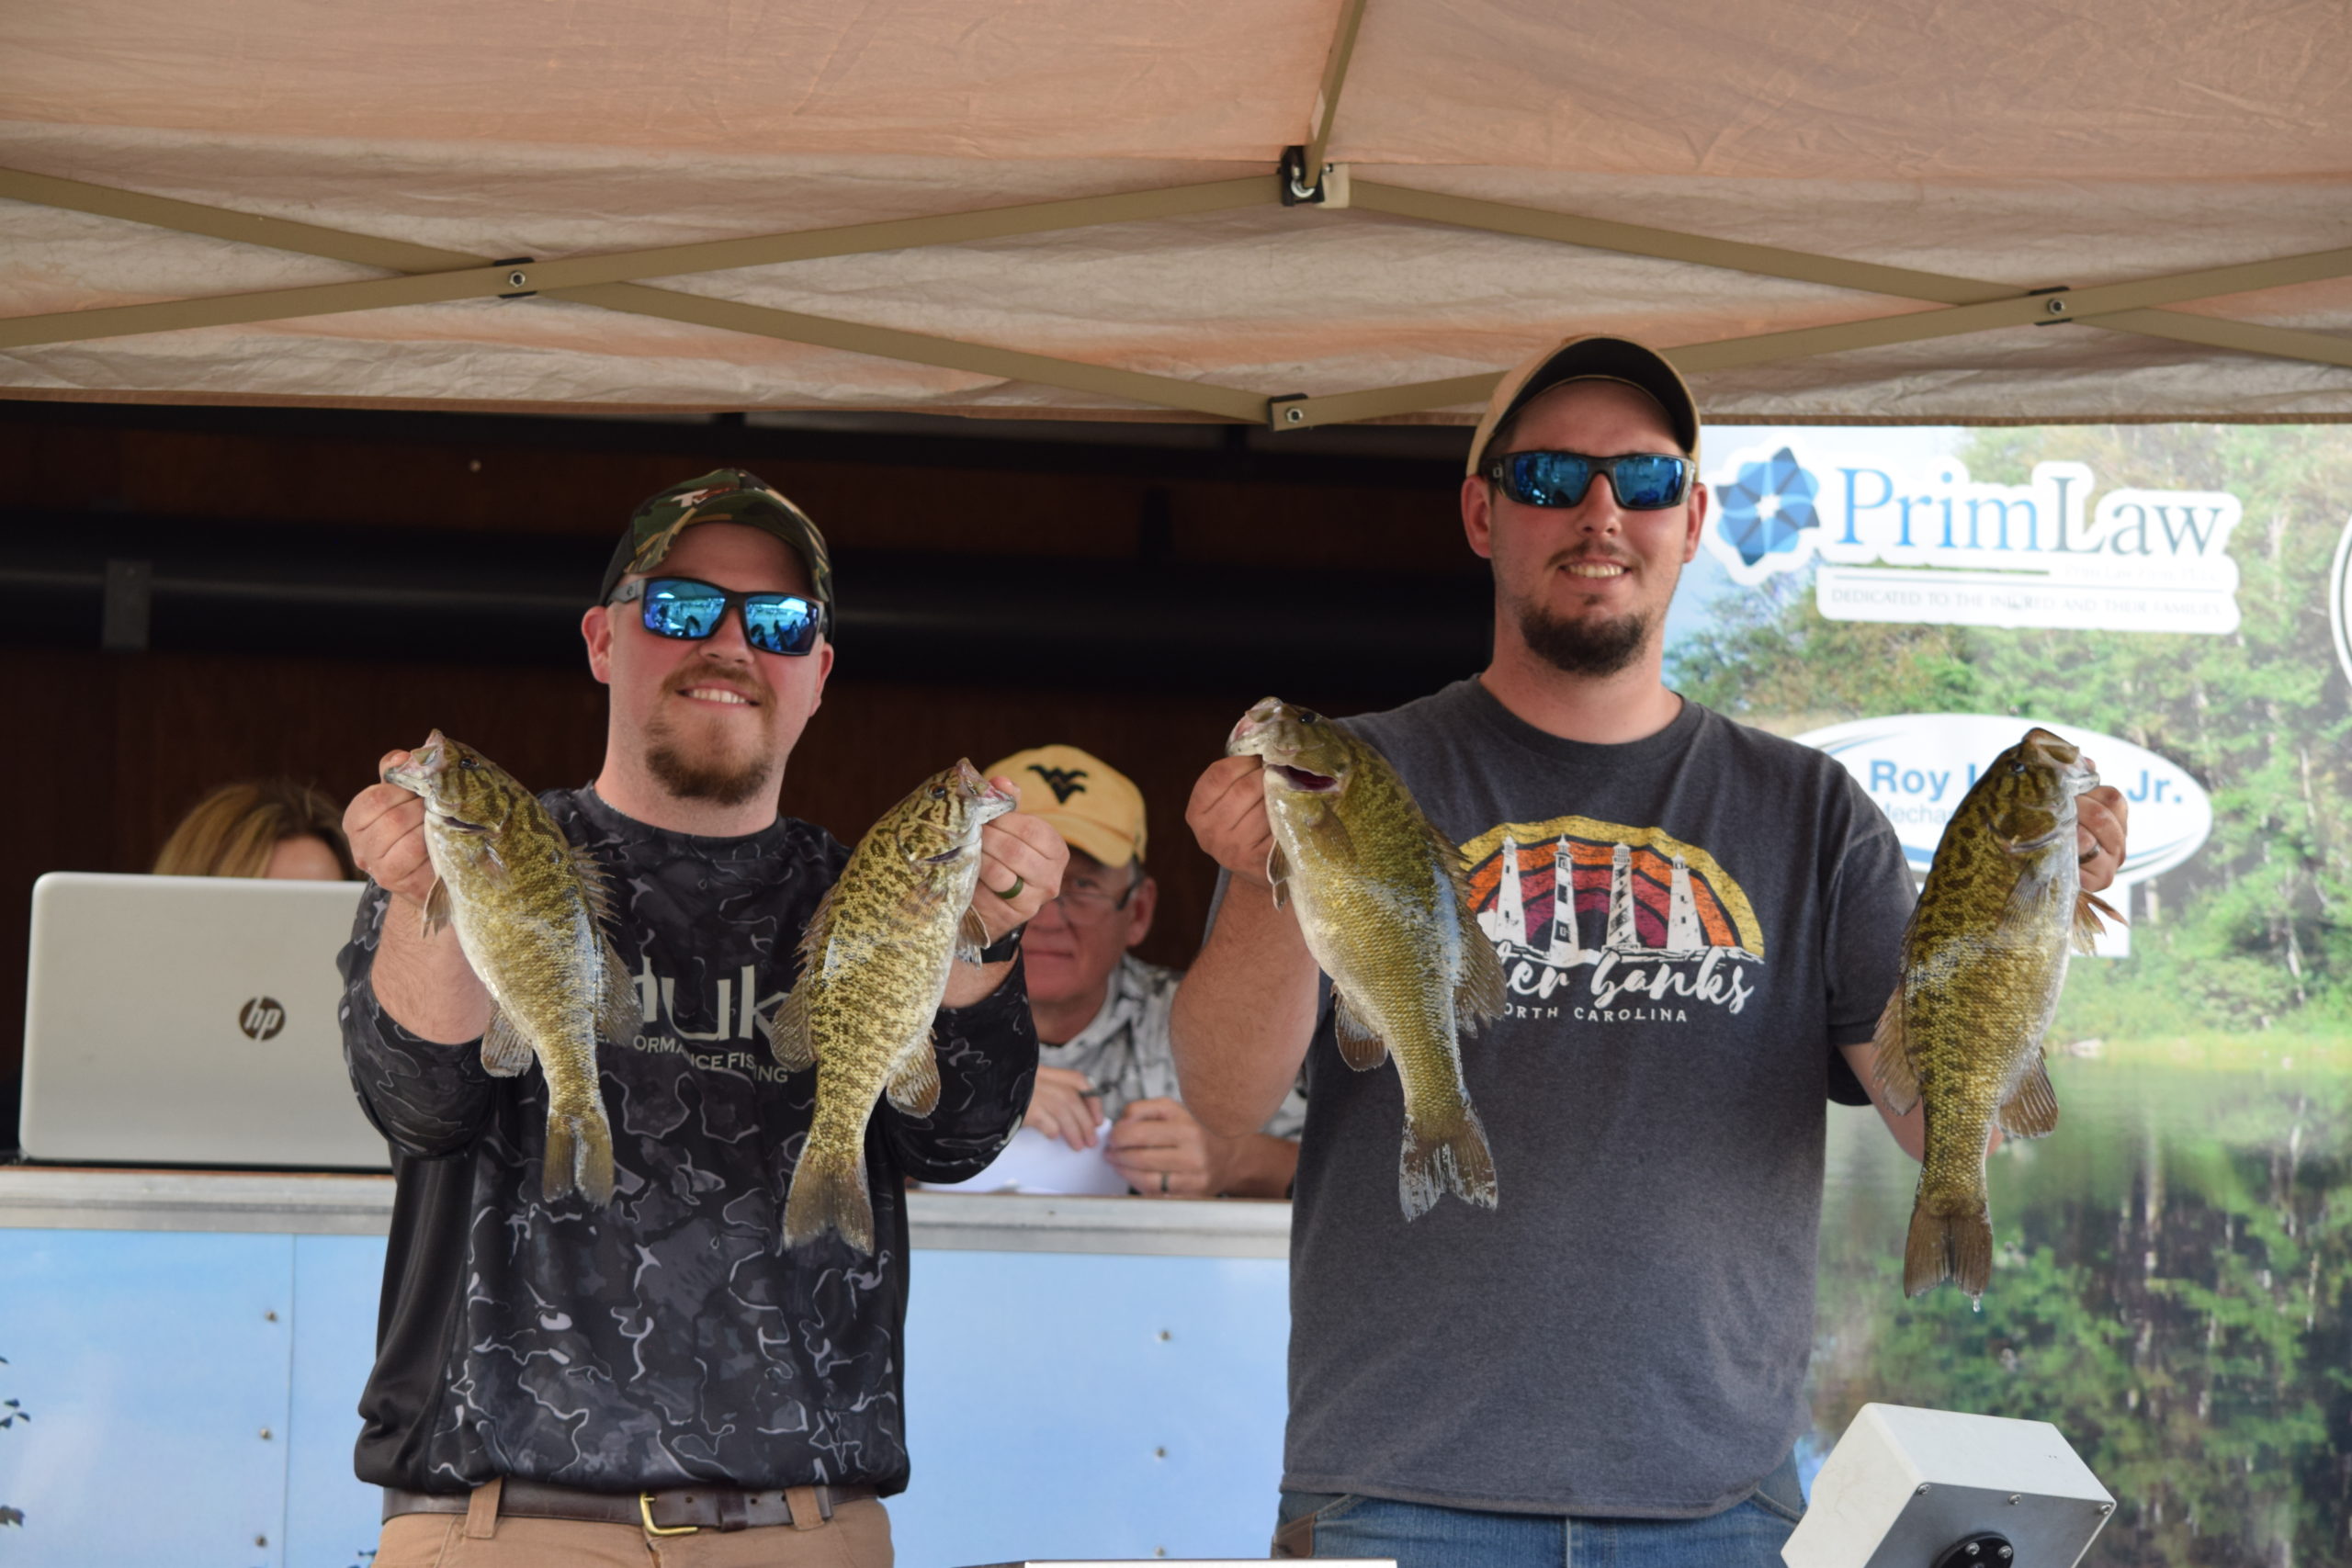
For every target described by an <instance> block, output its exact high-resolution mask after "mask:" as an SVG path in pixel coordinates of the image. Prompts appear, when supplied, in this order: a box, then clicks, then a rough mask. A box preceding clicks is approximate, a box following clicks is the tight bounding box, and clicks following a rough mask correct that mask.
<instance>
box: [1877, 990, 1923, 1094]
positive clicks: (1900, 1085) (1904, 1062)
mask: <svg viewBox="0 0 2352 1568" xmlns="http://www.w3.org/2000/svg"><path fill="white" fill-rule="evenodd" d="M1903 989H1904V987H1903V983H1902V982H1901V981H1899V980H1898V981H1897V982H1895V987H1894V995H1893V996H1891V997H1889V998H1886V1010H1884V1011H1883V1012H1882V1013H1880V1014H1879V1015H1878V1033H1877V1034H1876V1035H1874V1036H1873V1037H1872V1038H1871V1045H1872V1046H1873V1047H1874V1051H1873V1055H1872V1067H1871V1076H1872V1077H1875V1078H1877V1079H1878V1089H1879V1093H1880V1094H1881V1095H1882V1096H1883V1097H1884V1099H1885V1100H1886V1108H1887V1109H1888V1110H1889V1111H1894V1113H1895V1114H1896V1115H1897V1116H1901V1115H1904V1114H1906V1113H1907V1112H1908V1111H1910V1109H1911V1108H1912V1107H1913V1106H1915V1105H1917V1104H1918V1103H1919V1069H1918V1067H1917V1065H1915V1064H1914V1063H1913V1062H1912V1060H1911V1031H1910V1028H1909V1026H1908V1025H1907V1024H1906V1023H1905V1021H1904V1017H1903Z"/></svg>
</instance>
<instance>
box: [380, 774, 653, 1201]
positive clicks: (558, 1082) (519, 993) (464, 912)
mask: <svg viewBox="0 0 2352 1568" xmlns="http://www.w3.org/2000/svg"><path fill="white" fill-rule="evenodd" d="M384 780H385V782H386V783H387V784H398V785H400V786H401V788H402V789H405V790H409V791H412V792H413V793H414V794H416V795H419V796H420V797H422V798H423V800H424V846H425V852H426V853H427V854H428V855H430V856H431V858H432V862H433V871H434V874H435V876H437V877H438V878H439V879H440V880H438V881H437V882H435V884H434V886H433V892H432V894H431V896H430V897H428V898H427V899H426V901H425V907H424V930H425V933H426V934H427V935H431V934H433V933H434V932H435V931H439V930H440V929H441V928H442V927H443V926H445V925H447V926H452V927H454V928H455V929H456V931H457V933H458V946H459V947H460V948H462V949H463V950H464V951H465V954H466V962H467V963H468V964H470V965H471V966H472V968H473V972H474V974H475V975H476V976H479V977H480V979H481V983H482V987H483V988H484V989H486V990H488V991H489V992H490V996H491V1001H492V1010H491V1015H490V1026H489V1027H488V1028H487V1029H486V1030H484V1031H483V1032H482V1037H481V1064H482V1066H483V1067H484V1068H485V1069H487V1070H488V1071H489V1072H491V1073H492V1074H493V1075H494V1076H496V1077H515V1075H516V1074H518V1073H520V1072H522V1071H523V1069H524V1068H526V1067H527V1066H530V1065H531V1062H532V1060H533V1059H534V1058H535V1057H536V1058H537V1061H538V1064H539V1072H540V1074H541V1076H542V1077H545V1078H546V1080H547V1090H548V1129H547V1146H546V1151H545V1154H544V1156H543V1158H542V1161H541V1163H542V1165H543V1167H544V1176H543V1179H542V1183H541V1190H542V1191H543V1192H544V1193H545V1195H546V1196H547V1197H548V1199H549V1200H550V1201H552V1200H554V1199H556V1198H560V1197H561V1196H563V1195H564V1194H565V1193H567V1192H572V1191H578V1192H580V1193H581V1194H582V1195H583V1196H585V1197H586V1198H587V1199H588V1200H589V1201H591V1202H594V1203H600V1204H601V1203H604V1202H606V1201H610V1199H611V1198H612V1195H613V1133H612V1127H611V1124H610V1123H609V1122H606V1121H605V1100H604V1090H603V1089H602V1087H601V1086H600V1084H599V1083H598V1081H597V1077H596V1042H597V1038H598V1036H599V1035H603V1036H605V1037H606V1038H611V1039H619V1038H622V1037H623V1036H624V1035H625V1034H626V1033H627V1032H628V1031H630V1030H631V1029H632V1028H633V1027H634V1026H635V1020H636V1010H637V1001H638V998H637V989H636V987H635V986H634V985H633V984H632V983H631V982H630V979H629V976H628V966H627V965H626V964H623V963H622V962H621V959H620V954H619V953H616V952H615V951H614V948H613V943H612V939H611V938H610V937H609V936H607V935H606V934H605V924H606V922H607V921H609V920H610V919H611V918H612V908H611V903H610V900H609V898H608V896H607V893H606V890H605V878H604V874H603V872H602V871H601V870H600V869H599V868H598V866H597V864H596V863H595V861H594V858H592V857H591V856H590V855H589V854H588V852H586V851H584V850H582V849H580V848H578V847H577V846H576V845H574V844H573V843H572V842H571V840H569V839H567V838H565V837H564V834H563V829H561V828H560V827H559V826H557V824H556V820H555V818H553V817H551V816H549V815H548V809H547V807H544V806H542V805H540V804H539V801H538V798H537V796H536V795H532V794H531V792H530V791H529V790H526V789H525V788H524V787H523V786H522V785H521V784H517V783H515V779H514V778H513V777H512V776H511V775H510V774H508V773H506V771H505V770H504V769H503V768H501V767H499V766H498V765H497V764H496V763H495V762H492V761H490V760H489V759H488V758H486V757H484V756H483V755H482V754H481V752H479V751H476V750H473V749H472V748H471V747H469V746H467V745H465V744H464V743H462V742H460V741H456V740H451V739H448V738H447V737H446V736H444V735H443V734H442V733H441V732H440V731H439V730H437V729H436V730H435V731H434V732H433V733H432V735H431V736H429V737H428V738H427V739H426V740H425V742H424V745H422V746H420V747H418V748H417V749H416V750H413V751H412V752H410V753H409V755H408V760H407V761H404V762H402V763H401V764H400V765H399V766H398V767H393V768H388V769H386V770H385V771H384Z"/></svg>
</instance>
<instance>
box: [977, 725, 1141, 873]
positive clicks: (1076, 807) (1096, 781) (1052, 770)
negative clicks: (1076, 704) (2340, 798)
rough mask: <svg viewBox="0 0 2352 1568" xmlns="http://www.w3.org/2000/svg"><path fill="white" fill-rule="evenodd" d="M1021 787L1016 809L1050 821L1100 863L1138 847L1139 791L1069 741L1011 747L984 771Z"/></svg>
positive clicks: (1121, 860)
mask: <svg viewBox="0 0 2352 1568" xmlns="http://www.w3.org/2000/svg"><path fill="white" fill-rule="evenodd" d="M988 774H989V777H990V778H1008V779H1011V780H1012V782H1013V783H1014V784H1018V785H1019V786H1020V787H1021V809H1022V810H1023V811H1025V812H1027V813H1028V814H1029V815H1030V816H1032V817H1042V818H1045V819H1046V821H1047V822H1048V823H1050V824H1052V826H1053V829H1054V831H1056V832H1057V833H1059V834H1060V835H1061V836H1062V838H1063V840H1065V841H1066V842H1067V843H1068V844H1069V847H1070V848H1071V849H1074V850H1082V851H1084V852H1086V853H1088V854H1090V855H1092V856H1093V857H1094V858H1095V859H1096V860H1099V861H1101V862H1102V863H1103V864H1104V865H1125V864H1126V863H1128V862H1130V861H1134V860H1139V859H1141V858H1142V857H1143V852H1144V839H1145V833H1144V819H1143V792H1142V791H1141V790H1139V789H1137V788H1136V786H1135V784H1134V783H1133V782H1132V781H1131V780H1129V779H1128V777H1127V775H1126V774H1125V773H1121V772H1119V770H1118V769H1116V768H1114V767H1113V766H1111V764H1110V763H1108V762H1105V761H1103V759H1102V758H1100V757H1096V756H1092V755H1090V754H1089V753H1087V752H1084V751H1081V750H1079V749H1078V748H1077V747H1075V746H1038V747H1035V748H1033V749H1031V750H1026V751H1015V752H1014V753H1013V754H1012V756H1010V757H1007V758H1005V759H1004V760H1003V761H1001V762H998V763H997V764H996V765H995V766H993V767H991V768H989V770H988Z"/></svg>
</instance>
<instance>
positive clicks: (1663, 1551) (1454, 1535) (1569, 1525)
mask: <svg viewBox="0 0 2352 1568" xmlns="http://www.w3.org/2000/svg"><path fill="white" fill-rule="evenodd" d="M1310 1514H1311V1515H1313V1516H1314V1521H1315V1522H1314V1526H1313V1529H1314V1536H1313V1548H1312V1551H1313V1555H1315V1556H1317V1557H1393V1558H1395V1559H1396V1560H1397V1568H1781V1547H1782V1546H1784V1545H1786V1544H1787V1542H1788V1539H1789V1533H1790V1531H1791V1530H1792V1529H1795V1528H1796V1522H1797V1520H1798V1519H1800V1518H1802V1517H1804V1495H1803V1494H1802V1493H1800V1492H1799V1491H1798V1489H1797V1472H1796V1464H1795V1462H1794V1461H1793V1460H1792V1461H1789V1462H1787V1463H1784V1464H1782V1465H1781V1468H1780V1469H1778V1470H1776V1471H1774V1472H1772V1473H1771V1474H1770V1475H1769V1476H1767V1477H1765V1478H1764V1481H1763V1482H1762V1483H1761V1484H1759V1485H1758V1487H1757V1489H1756V1495H1754V1496H1752V1497H1750V1498H1748V1499H1747V1501H1746V1502H1744V1503H1739V1504H1736V1505H1734V1506H1731V1507H1729V1508H1726V1509H1724V1511H1723V1512H1722V1513H1720V1514H1713V1515H1710V1516H1709V1517H1706V1518H1703V1519H1611V1518H1589V1517H1580V1516H1562V1515H1558V1514H1495V1513H1486V1512H1482V1511H1479V1510H1476V1509H1470V1508H1441V1507H1436V1506H1432V1505H1430V1504H1427V1503H1398V1502H1394V1501H1391V1500H1390V1499H1388V1498H1385V1497H1363V1496H1357V1495H1352V1494H1350V1495H1339V1496H1335V1495H1332V1494H1330V1493H1328V1492H1285V1493H1283V1499H1282V1508H1281V1511H1280V1514H1279V1515H1278V1518H1279V1521H1280V1525H1281V1526H1283V1527H1290V1529H1288V1530H1286V1532H1285V1533H1286V1534H1289V1535H1291V1536H1292V1537H1293V1538H1294V1539H1295V1537H1296V1535H1297V1534H1298V1533H1299V1532H1298V1527H1297V1521H1299V1520H1301V1519H1303V1518H1304V1517H1306V1516H1307V1515H1310ZM1285 1544H1287V1542H1286V1543H1285ZM1300 1544H1301V1545H1304V1544H1305V1542H1303V1541H1302V1542H1301V1543H1300ZM1281 1554H1282V1553H1278V1555H1281Z"/></svg>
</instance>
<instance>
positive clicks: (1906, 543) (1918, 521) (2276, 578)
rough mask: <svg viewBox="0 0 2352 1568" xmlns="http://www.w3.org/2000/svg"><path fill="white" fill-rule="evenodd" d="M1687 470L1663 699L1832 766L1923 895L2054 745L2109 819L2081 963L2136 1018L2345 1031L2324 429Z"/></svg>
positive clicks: (2009, 444)
mask: <svg viewBox="0 0 2352 1568" xmlns="http://www.w3.org/2000/svg"><path fill="white" fill-rule="evenodd" d="M1708 451H1709V456H1708V458H1707V461H1706V464H1705V466H1704V468H1703V469H1702V476H1703V477H1704V478H1705V479H1706V480H1707V482H1708V485H1709V487H1710V490H1711V491H1712V494H1713V506H1712V510H1711V515H1710V517H1709V519H1708V523H1707V527H1706V532H1705V534H1704V536H1703V537H1702V549H1701V552H1700V557H1699V558H1698V559H1697V560H1696V561H1694V562H1693V563H1692V565H1691V569H1690V581H1686V583H1685V585H1684V587H1683V589H1682V592H1681V594H1680V596H1679V603H1678V605H1677V610H1676V615H1675V618H1674V620H1672V621H1671V622H1670V623H1669V626H1668V634H1669V636H1668V664H1669V672H1670V677H1671V679H1672V680H1673V682H1675V683H1676V684H1677V685H1678V687H1679V689H1680V690H1682V691H1684V692H1686V693H1688V694H1691V695H1692V696H1694V697H1697V698H1698V699H1699V700H1701V701H1702V702H1706V703H1708V704H1709V705H1713V706H1716V707H1719V708H1722V709H1723V710H1724V711H1726V712H1728V713H1731V714H1732V715H1734V716H1736V717H1739V718H1741V719H1744V720H1746V721H1747V722H1749V723H1753V724H1758V725H1761V726H1763V727H1765V728H1771V729H1776V730H1780V731H1781V732H1782V733H1786V734H1789V735H1792V736H1796V737H1798V738H1801V739H1805V740H1807V741H1810V742H1812V743H1813V744H1815V745H1819V746H1821V747H1823V748H1824V749H1825V750H1828V751H1830V752H1831V753H1832V754H1833V755H1835V756H1837V757H1838V759H1839V760H1840V761H1843V762H1845V763H1846V765H1847V766H1848V767H1849V768H1850V769H1851V770H1852V771H1853V773H1854V774H1855V776H1856V777H1857V778H1858V779H1860V781H1861V783H1862V784H1863V786H1864V787H1865V788H1867V789H1868V790H1869V791H1870V792H1871V795H1872V797H1873V798H1875V799H1876V800H1877V801H1878V803H1879V805H1880V806H1881V807H1882V808H1883V809H1884V810H1885V811H1886V813H1887V816H1888V817H1889V818H1891V819H1892V820H1893V821H1894V825H1895V828H1896V830H1897V831H1898V832H1899V833H1900V834H1901V836H1902V839H1903V842H1904V846H1905V851H1906V852H1907V853H1908V854H1909V856H1910V858H1911V861H1912V863H1913V865H1914V866H1915V867H1917V869H1919V870H1921V871H1922V872H1924V870H1925V869H1926V865H1927V863H1928V857H1929V856H1930V855H1931V854H1932V852H1933V851H1934V848H1935V844H1936V840H1937V839H1938V837H1939V835H1940V833H1941V831H1942V829H1943V825H1944V823H1945V821H1946V820H1947V819H1948V818H1950V816H1951V808H1952V807H1953V806H1955V805H1956V804H1957V803H1958V800H1959V797H1960V795H1962V793H1964V792H1965V790H1966V789H1967V787H1968V784H1970V783H1971V782H1973V777H1974V773H1973V770H1975V769H1977V768H1981V767H1982V766H1983V765H1984V764H1985V763H1986V762H1989V761H1991V760H1992V758H1993V756H1994V755H1995V754H1996V753H1997V752H1998V751H1999V750H2001V749H2002V748H2003V747H2005V746H2007V745H2009V744H2011V743H2012V742H2014V741H2015V740H2016V739H2017V738H2018V736H2019V735H2021V734H2023V733H2024V732H2025V730H2026V729H2027V728H2030V726H2032V725H2036V724H2040V725H2043V726H2046V727H2047V728H2052V729H2054V730H2056V731H2057V732H2058V733H2060V734H2062V735H2068V736H2070V738H2073V739H2078V740H2080V741H2081V742H2082V744H2083V745H2084V746H2085V748H2086V750H2087V751H2088V753H2089V755H2090V756H2091V757H2092V759H2093V760H2094V761H2096V762H2097V763H2098V766H2099V768H2100V771H2101V775H2102V777H2103V779H2104V781H2105V782H2107V783H2109V784H2115V785H2117V786H2118V787H2120V788H2121V789H2122V790H2123V791H2124V793H2125V794H2126V795H2127V796H2128V797H2129V798H2130V800H2131V811H2132V835H2131V837H2132V845H2131V847H2132V853H2131V862H2130V863H2128V864H2127V865H2126V866H2125V868H2124V873H2123V876H2122V878H2121V881H2122V882H2123V884H2124V886H2123V889H2122V894H2121V896H2120V897H2118V898H2117V899H2116V900H2115V901H2116V902H2118V903H2119V904H2120V905H2128V908H2127V913H2128V914H2129V916H2130V917H2131V924H2130V926H2129V927H2128V928H2126V929H2124V930H2122V931H2115V932H2112V933H2110V936H2109V941H2108V942H2106V943H2105V944H2104V945H2103V947H2102V953H2105V954H2106V955H2108V956H2110V957H2116V958H2122V957H2125V956H2126V955H2133V956H2135V957H2136V958H2137V959H2138V960H2139V962H2138V964H2136V965H2135V966H2134V967H2133V968H2132V969H2131V982H2130V983H2131V985H2132V987H2134V988H2135V990H2137V991H2138V992H2141V993H2143V994H2144V995H2145V996H2146V997H2148V998H2154V997H2157V996H2162V997H2164V998H2166V1009H2167V1016H2169V1017H2170V1018H2172V1019H2173V1020H2174V1021H2176V1022H2178V1021H2196V1022H2199V1023H2200V1024H2202V1025H2204V1026H2207V1027H2211V1028H2214V1029H2219V1030H2223V1031H2234V1030H2237V1029H2240V1028H2242V1027H2245V1026H2247V1025H2251V1026H2252V1027H2253V1028H2255V1029H2256V1031H2257V1032H2259V1031H2262V1030H2267V1029H2270V1028H2273V1027H2278V1026H2281V1025H2294V1026H2301V1025H2306V1024H2307V1025H2310V1026H2312V1027H2317V1026H2318V1025H2319V1024H2320V1023H2321V1022H2322V1021H2333V1022H2335V1023H2339V1024H2340V1023H2346V1022H2352V917H2347V916H2346V909H2347V907H2348V906H2347V900H2352V859H2347V855H2352V843H2347V840H2352V765H2348V760H2347V757H2346V746H2347V740H2348V739H2352V718H2347V704H2346V684H2347V681H2352V634H2347V632H2346V615H2347V611H2346V596H2347V591H2346V575H2347V573H2352V429H2346V427H2342V426H2288V425H2256V426H2211V425H2145V426H2108V427H2101V426H2079V425H2077V426H2051V427H2041V428H2031V427H2028V428H2010V429H1988V430H1977V431H1962V430H1949V429H1947V430H1935V429H1919V428H1890V429H1828V428H1813V429H1781V430H1766V429H1755V428H1740V427H1731V428H1719V429H1716V430H1713V431H1710V432H1709V436H1708ZM2104 979H2105V982H2106V983H2108V984H2110V985H2112V984H2116V983H2119V976H2118V975H2115V974H2110V975H2108V976H2104ZM2077 988H2078V989H2082V990H2087V989H2088V987H2077Z"/></svg>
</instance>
